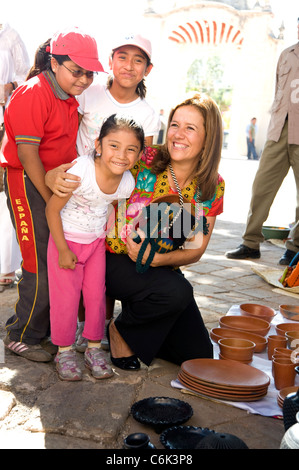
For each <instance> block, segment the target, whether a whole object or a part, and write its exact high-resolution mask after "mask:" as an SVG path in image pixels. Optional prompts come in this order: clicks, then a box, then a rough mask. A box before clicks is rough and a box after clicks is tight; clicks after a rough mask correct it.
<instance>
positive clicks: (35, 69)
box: [26, 38, 70, 80]
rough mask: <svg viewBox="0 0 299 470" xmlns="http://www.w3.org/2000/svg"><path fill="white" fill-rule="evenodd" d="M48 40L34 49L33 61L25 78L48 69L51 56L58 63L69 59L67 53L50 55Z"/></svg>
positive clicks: (49, 40)
mask: <svg viewBox="0 0 299 470" xmlns="http://www.w3.org/2000/svg"><path fill="white" fill-rule="evenodd" d="M50 42H51V38H49V39H47V41H45V42H43V43H42V44H41V45H40V46H39V47H38V49H37V50H36V52H35V56H34V63H33V65H32V67H31V69H30V70H29V72H28V75H27V77H26V80H29V78H32V77H35V76H36V75H39V74H40V73H42V72H44V71H45V70H49V69H50V68H51V57H54V58H55V59H56V60H57V62H58V63H59V64H60V65H61V64H62V63H63V62H65V61H66V60H70V58H69V56H67V55H52V54H51V53H50Z"/></svg>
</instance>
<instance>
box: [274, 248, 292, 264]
mask: <svg viewBox="0 0 299 470" xmlns="http://www.w3.org/2000/svg"><path fill="white" fill-rule="evenodd" d="M295 255H296V252H295V251H292V250H286V251H285V252H284V254H283V255H282V257H281V258H280V260H279V261H278V264H282V265H283V266H289V264H290V263H291V261H292V259H293V258H294V256H295Z"/></svg>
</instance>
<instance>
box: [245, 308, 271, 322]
mask: <svg viewBox="0 0 299 470" xmlns="http://www.w3.org/2000/svg"><path fill="white" fill-rule="evenodd" d="M240 313H241V315H245V316H247V317H255V318H262V319H263V320H266V321H268V322H269V323H270V322H271V320H272V319H273V318H274V316H275V315H276V313H275V310H274V309H273V308H270V307H266V306H265V305H260V304H241V305H240Z"/></svg>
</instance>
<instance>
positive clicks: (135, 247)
mask: <svg viewBox="0 0 299 470" xmlns="http://www.w3.org/2000/svg"><path fill="white" fill-rule="evenodd" d="M137 233H138V235H139V236H140V238H141V242H140V243H136V242H134V240H133V239H132V238H131V237H127V250H128V256H129V257H130V258H131V260H132V261H134V263H136V261H137V257H138V253H139V250H140V248H141V245H142V243H143V241H144V239H145V233H144V232H143V231H142V230H140V229H139V228H138V229H137ZM150 249H151V245H150V243H149V244H148V245H147V247H146V250H145V252H144V255H143V258H142V264H144V263H145V262H146V260H147V258H148V256H149V254H150Z"/></svg>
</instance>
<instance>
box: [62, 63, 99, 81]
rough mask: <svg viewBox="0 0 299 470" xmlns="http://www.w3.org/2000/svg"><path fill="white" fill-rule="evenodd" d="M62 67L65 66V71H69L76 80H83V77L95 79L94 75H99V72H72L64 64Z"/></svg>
mask: <svg viewBox="0 0 299 470" xmlns="http://www.w3.org/2000/svg"><path fill="white" fill-rule="evenodd" d="M62 65H63V66H64V68H65V69H67V70H68V71H69V72H71V74H72V75H73V77H74V78H81V77H83V75H86V77H87V78H93V77H94V75H96V74H97V72H90V71H87V72H83V70H71V69H69V68H68V67H67V66H66V65H64V64H62Z"/></svg>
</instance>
